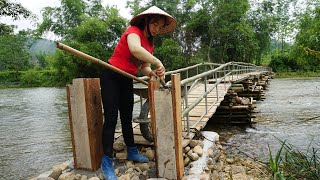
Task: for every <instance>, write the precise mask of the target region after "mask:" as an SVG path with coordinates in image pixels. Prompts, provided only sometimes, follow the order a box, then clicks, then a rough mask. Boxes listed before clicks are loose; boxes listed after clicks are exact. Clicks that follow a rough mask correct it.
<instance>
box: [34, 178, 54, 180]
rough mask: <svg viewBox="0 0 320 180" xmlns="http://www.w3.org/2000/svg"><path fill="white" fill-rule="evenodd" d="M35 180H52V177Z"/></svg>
mask: <svg viewBox="0 0 320 180" xmlns="http://www.w3.org/2000/svg"><path fill="white" fill-rule="evenodd" d="M37 180H54V179H53V178H52V177H40V178H37Z"/></svg>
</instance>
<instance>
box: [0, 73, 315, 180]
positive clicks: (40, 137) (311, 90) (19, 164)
mask: <svg viewBox="0 0 320 180" xmlns="http://www.w3.org/2000/svg"><path fill="white" fill-rule="evenodd" d="M265 97H266V99H265V100H264V101H260V102H257V110H258V111H259V113H257V114H256V115H257V118H256V119H255V121H256V122H257V123H256V124H254V125H253V127H237V126H226V125H222V126H221V125H219V126H217V125H215V124H214V123H209V124H208V125H207V128H206V129H210V130H213V131H216V132H218V133H220V137H221V139H225V141H227V142H228V143H230V144H239V146H237V147H233V146H230V147H233V148H230V149H229V151H234V152H235V153H239V152H245V153H246V154H247V155H250V156H253V157H262V158H263V157H266V155H267V153H268V152H267V144H270V147H271V148H272V149H274V150H276V149H277V148H278V147H279V142H278V140H277V138H279V139H282V140H285V139H286V140H288V142H290V143H292V144H293V145H295V146H297V147H302V148H307V146H308V145H309V144H310V143H311V142H313V145H315V147H317V148H320V144H319V142H320V139H319V135H318V133H319V132H320V118H314V119H312V118H313V117H316V116H320V111H319V109H320V78H304V79H272V80H271V81H270V85H269V87H268V90H267V91H266V95H265ZM136 111H139V110H138V109H137V110H136ZM135 114H137V112H135ZM236 151H237V152H236ZM0 157H1V158H0V179H27V178H29V177H34V176H37V175H38V174H40V173H43V172H46V171H48V170H50V168H51V167H52V166H53V165H56V164H60V163H62V162H64V161H66V160H69V159H71V158H72V150H71V142H70V131H69V122H68V108H67V100H66V92H65V89H64V88H17V89H0Z"/></svg>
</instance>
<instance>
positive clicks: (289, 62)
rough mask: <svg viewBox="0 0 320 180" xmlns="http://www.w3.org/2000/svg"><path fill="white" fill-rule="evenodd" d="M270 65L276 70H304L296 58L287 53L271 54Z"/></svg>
mask: <svg viewBox="0 0 320 180" xmlns="http://www.w3.org/2000/svg"><path fill="white" fill-rule="evenodd" d="M269 66H270V67H271V68H272V70H273V71H274V72H296V71H299V70H302V69H301V68H300V66H299V64H298V63H297V61H295V60H294V59H292V58H290V56H289V55H288V54H287V53H280V54H276V55H272V56H271V61H270V64H269Z"/></svg>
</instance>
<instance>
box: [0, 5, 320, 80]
mask: <svg viewBox="0 0 320 180" xmlns="http://www.w3.org/2000/svg"><path fill="white" fill-rule="evenodd" d="M301 4H302V5H301ZM151 5H156V6H158V7H160V8H161V9H163V10H165V11H167V12H169V13H170V14H171V15H173V16H174V17H175V18H176V19H177V21H178V26H177V29H176V30H175V32H174V33H171V34H168V35H165V36H161V37H156V39H155V47H156V48H155V54H154V55H155V56H156V57H158V58H159V59H160V60H162V61H163V63H164V65H165V67H166V69H167V70H173V69H177V68H180V67H186V66H189V65H192V64H195V63H199V62H215V63H226V62H230V61H241V62H248V63H255V64H257V65H261V64H263V65H269V66H270V67H272V68H273V70H274V71H276V72H299V73H301V72H311V71H312V72H317V71H320V63H319V62H320V60H319V59H318V58H317V56H315V55H312V54H310V53H308V52H306V51H305V49H306V48H309V49H311V50H314V51H315V52H319V50H320V47H319V39H320V37H319V36H320V32H319V28H318V27H319V26H320V2H319V0H306V1H301V0H259V1H253V0H234V1H225V0H223V1H221V0H162V1H156V0H147V1H144V2H143V3H142V2H141V1H139V0H129V1H127V7H128V8H129V9H130V13H131V14H132V15H136V14H138V13H140V12H142V11H144V10H145V9H147V8H148V7H150V6H151ZM0 7H2V8H1V10H0V16H10V17H12V18H14V19H17V18H19V17H25V18H27V17H30V15H31V14H30V12H29V11H28V10H26V9H25V8H23V7H22V6H21V5H20V4H15V3H9V2H8V1H7V0H3V1H1V3H0ZM42 16H43V22H41V23H40V24H39V25H38V28H37V29H36V30H35V31H34V32H21V33H19V34H16V35H14V34H13V28H14V27H12V26H7V25H6V26H1V29H0V30H1V33H0V41H1V48H0V71H16V72H18V71H21V70H30V71H32V70H34V71H36V70H37V69H45V70H49V71H56V76H57V77H56V78H53V79H54V80H55V81H57V82H56V83H59V84H65V83H66V82H70V81H71V80H72V79H73V78H75V77H98V76H99V73H100V71H101V67H98V66H96V65H94V64H91V63H89V62H87V61H85V60H81V59H79V58H77V57H75V56H73V55H69V54H67V53H64V52H62V51H60V50H58V51H56V53H55V54H50V55H47V54H45V53H39V54H37V55H35V56H34V55H33V56H32V57H30V56H29V55H28V52H27V51H25V50H23V49H27V48H28V44H29V43H30V37H32V38H35V37H41V36H42V35H43V34H45V33H47V32H53V33H54V34H55V35H56V36H57V37H58V38H59V39H60V41H61V42H63V43H65V44H67V45H69V46H71V47H73V48H75V49H78V50H80V51H83V52H85V53H87V54H89V55H92V56H94V57H97V58H99V59H101V60H104V61H106V60H107V59H108V58H109V57H110V56H111V55H112V53H113V49H114V47H115V45H116V44H117V42H118V40H119V38H120V36H121V34H122V33H123V31H124V30H125V28H126V27H127V26H128V20H127V19H125V18H123V17H121V16H120V15H119V10H118V9H116V8H115V7H110V6H104V5H102V1H101V0H92V1H86V0H61V5H60V6H59V7H46V8H44V9H43V14H42ZM23 41H25V43H23ZM17 54H18V55H19V56H17ZM20 79H23V78H20ZM51 79H52V78H51ZM49 84H54V83H49Z"/></svg>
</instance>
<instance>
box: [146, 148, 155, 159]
mask: <svg viewBox="0 0 320 180" xmlns="http://www.w3.org/2000/svg"><path fill="white" fill-rule="evenodd" d="M146 156H147V158H148V159H149V160H150V161H152V160H154V151H153V150H147V151H146Z"/></svg>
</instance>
